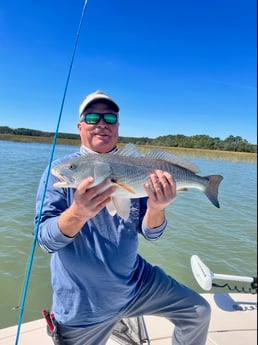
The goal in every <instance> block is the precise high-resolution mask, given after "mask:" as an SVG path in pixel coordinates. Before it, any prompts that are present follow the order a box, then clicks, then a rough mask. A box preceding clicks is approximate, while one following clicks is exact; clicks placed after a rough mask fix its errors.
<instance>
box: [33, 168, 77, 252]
mask: <svg viewBox="0 0 258 345" xmlns="http://www.w3.org/2000/svg"><path fill="white" fill-rule="evenodd" d="M46 176H47V170H46V171H45V172H44V173H43V175H42V178H41V180H40V183H39V187H38V191H37V196H36V215H35V219H34V225H35V231H37V232H38V233H37V242H38V245H39V246H40V247H41V248H42V249H43V250H44V251H46V252H48V253H53V252H55V251H58V250H59V249H61V248H63V247H64V246H66V245H67V244H69V243H71V242H72V241H73V238H70V237H67V236H65V235H64V234H63V233H62V232H61V231H60V229H59V228H58V224H57V220H58V218H59V216H60V214H61V213H62V212H63V211H64V210H65V209H67V207H68V204H69V199H70V197H69V191H68V189H66V190H65V189H63V188H54V187H53V184H54V182H56V181H57V179H56V178H55V177H54V176H53V175H52V174H50V176H49V179H48V184H47V188H46V193H45V198H44V200H43V205H42V212H41V214H40V209H41V204H42V199H43V195H44V188H45V184H46ZM70 193H71V192H70Z"/></svg>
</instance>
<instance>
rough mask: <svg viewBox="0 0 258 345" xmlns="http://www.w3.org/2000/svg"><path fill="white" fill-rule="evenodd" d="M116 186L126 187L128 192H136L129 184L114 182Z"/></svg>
mask: <svg viewBox="0 0 258 345" xmlns="http://www.w3.org/2000/svg"><path fill="white" fill-rule="evenodd" d="M113 183H114V185H115V186H117V187H118V188H121V189H124V190H126V191H127V192H129V193H130V194H136V191H135V189H133V188H132V187H130V186H128V185H127V184H124V183H119V182H113Z"/></svg>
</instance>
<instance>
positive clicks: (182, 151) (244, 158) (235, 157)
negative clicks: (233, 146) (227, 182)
mask: <svg viewBox="0 0 258 345" xmlns="http://www.w3.org/2000/svg"><path fill="white" fill-rule="evenodd" d="M0 140H9V141H17V142H37V143H49V144H51V143H53V138H52V137H36V136H26V135H13V134H0ZM57 144H60V145H73V146H80V140H77V139H64V138H57ZM124 145H125V144H121V143H119V144H118V147H122V146H124ZM136 146H137V147H138V149H139V150H140V151H142V152H143V153H144V152H148V151H149V150H151V149H153V148H155V149H161V150H166V151H168V152H172V153H174V154H177V155H179V156H187V157H192V158H195V157H203V158H206V159H219V160H230V161H233V162H245V163H257V154H256V153H248V152H233V151H218V150H206V149H192V148H182V147H167V146H152V145H136Z"/></svg>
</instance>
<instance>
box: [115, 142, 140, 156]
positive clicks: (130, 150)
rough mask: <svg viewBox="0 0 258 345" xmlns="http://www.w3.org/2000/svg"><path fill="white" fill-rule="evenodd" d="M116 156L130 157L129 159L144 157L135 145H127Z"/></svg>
mask: <svg viewBox="0 0 258 345" xmlns="http://www.w3.org/2000/svg"><path fill="white" fill-rule="evenodd" d="M115 154H116V155H120V156H128V157H143V156H144V155H143V154H142V153H141V152H139V151H138V149H137V147H136V146H135V145H134V144H131V143H129V144H127V145H125V146H124V147H122V148H121V149H119V150H118V151H117V152H116V153H115Z"/></svg>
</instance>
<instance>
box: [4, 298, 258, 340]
mask: <svg viewBox="0 0 258 345" xmlns="http://www.w3.org/2000/svg"><path fill="white" fill-rule="evenodd" d="M202 295H203V296H204V297H205V298H206V299H207V301H208V302H209V303H210V305H211V308H212V317H211V323H210V328H209V334H208V339H207V343H206V345H226V344H234V345H247V344H248V345H255V344H257V295H252V294H235V293H232V294H226V293H225V294H210V293H207V294H206V293H205V294H202ZM144 321H145V324H146V328H147V332H148V336H149V339H150V344H151V345H170V344H171V343H170V341H171V340H170V339H171V333H172V330H173V325H172V324H171V323H170V322H169V321H167V320H166V319H164V318H160V317H155V316H144ZM16 332H17V326H13V327H8V328H4V329H0V344H1V345H14V344H15V338H16ZM35 344H37V345H53V342H52V340H51V338H50V337H49V336H48V335H47V334H46V322H45V320H44V319H40V320H36V321H32V322H28V323H24V324H22V326H21V331H20V337H19V345H35ZM117 344H118V343H117V342H116V341H114V340H113V339H110V340H109V341H108V343H107V345H117Z"/></svg>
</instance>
